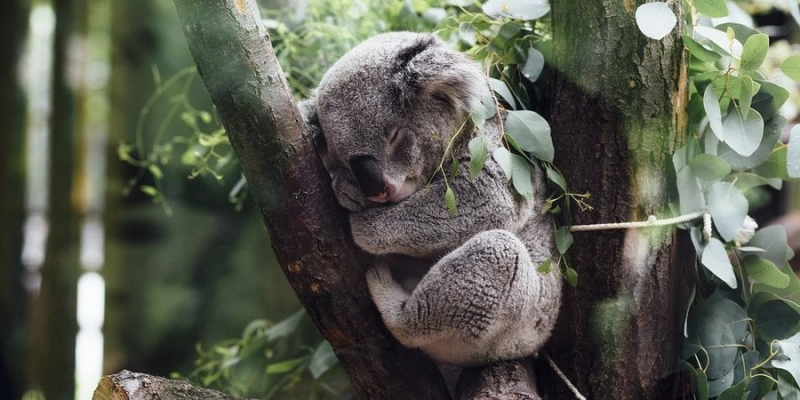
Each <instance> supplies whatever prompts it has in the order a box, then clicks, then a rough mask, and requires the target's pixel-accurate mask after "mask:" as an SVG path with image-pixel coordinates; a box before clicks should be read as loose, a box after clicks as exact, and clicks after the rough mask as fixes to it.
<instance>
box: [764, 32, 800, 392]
mask: <svg viewBox="0 0 800 400" xmlns="http://www.w3.org/2000/svg"><path fill="white" fill-rule="evenodd" d="M798 24H800V21H798ZM777 372H778V373H777V375H778V384H777V387H778V393H780V395H781V397H780V399H781V400H800V389H799V388H798V385H797V383H796V381H795V379H794V378H792V373H790V372H789V371H788V370H784V369H781V370H778V371H777ZM765 400H773V399H768V398H766V397H765ZM774 400H777V397H775V398H774Z"/></svg>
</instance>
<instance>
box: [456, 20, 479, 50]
mask: <svg viewBox="0 0 800 400" xmlns="http://www.w3.org/2000/svg"><path fill="white" fill-rule="evenodd" d="M458 38H459V39H461V41H462V42H464V43H466V44H467V45H469V46H474V45H475V43H477V42H478V39H477V31H476V30H475V26H474V25H472V23H470V22H466V21H465V22H462V23H460V24H458Z"/></svg>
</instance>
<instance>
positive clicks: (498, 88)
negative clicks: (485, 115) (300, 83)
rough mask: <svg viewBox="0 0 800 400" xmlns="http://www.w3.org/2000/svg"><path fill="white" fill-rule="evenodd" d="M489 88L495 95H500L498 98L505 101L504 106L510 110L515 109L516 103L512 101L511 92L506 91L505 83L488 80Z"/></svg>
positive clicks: (493, 79)
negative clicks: (506, 105)
mask: <svg viewBox="0 0 800 400" xmlns="http://www.w3.org/2000/svg"><path fill="white" fill-rule="evenodd" d="M489 86H491V87H492V90H494V92H495V93H497V94H498V95H500V97H501V98H502V99H503V100H505V102H506V104H508V106H509V107H511V109H512V110H516V109H517V102H516V101H515V100H514V95H513V94H511V90H509V89H508V86H506V84H505V82H503V81H501V80H499V79H495V78H489Z"/></svg>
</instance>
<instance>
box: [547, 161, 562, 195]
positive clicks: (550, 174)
mask: <svg viewBox="0 0 800 400" xmlns="http://www.w3.org/2000/svg"><path fill="white" fill-rule="evenodd" d="M547 179H549V180H550V182H553V183H555V184H556V185H558V187H559V188H560V189H561V191H562V192H564V193H567V181H566V180H565V179H564V177H563V176H562V175H561V173H560V172H558V171H556V170H555V169H554V168H551V167H547Z"/></svg>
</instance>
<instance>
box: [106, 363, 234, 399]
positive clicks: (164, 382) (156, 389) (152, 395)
mask: <svg viewBox="0 0 800 400" xmlns="http://www.w3.org/2000/svg"><path fill="white" fill-rule="evenodd" d="M92 399H93V400H158V399H207V400H245V399H239V398H237V397H232V396H228V395H226V394H224V393H221V392H218V391H216V390H211V389H203V388H198V387H196V386H192V385H191V384H189V383H188V382H186V381H179V380H174V379H167V378H162V377H160V376H153V375H147V374H140V373H136V372H130V371H125V370H123V371H122V372H119V373H116V374H114V375H106V376H104V377H103V379H101V380H100V384H99V385H97V389H95V391H94V395H93V396H92Z"/></svg>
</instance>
